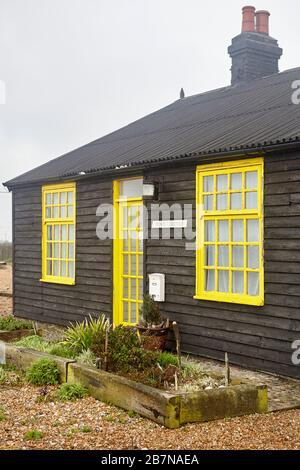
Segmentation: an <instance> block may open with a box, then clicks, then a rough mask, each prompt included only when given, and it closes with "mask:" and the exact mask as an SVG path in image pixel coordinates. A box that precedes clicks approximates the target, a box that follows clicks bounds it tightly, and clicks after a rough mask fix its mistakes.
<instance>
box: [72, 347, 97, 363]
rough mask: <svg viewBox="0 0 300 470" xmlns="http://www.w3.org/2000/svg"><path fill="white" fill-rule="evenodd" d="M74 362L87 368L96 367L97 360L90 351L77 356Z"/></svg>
mask: <svg viewBox="0 0 300 470" xmlns="http://www.w3.org/2000/svg"><path fill="white" fill-rule="evenodd" d="M76 360H77V362H78V363H79V364H83V365H85V366H89V367H96V361H97V358H96V356H95V354H94V353H93V352H92V351H91V350H90V349H88V350H87V351H83V352H82V353H81V354H79V356H77V357H76Z"/></svg>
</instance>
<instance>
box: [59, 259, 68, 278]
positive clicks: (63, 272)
mask: <svg viewBox="0 0 300 470" xmlns="http://www.w3.org/2000/svg"><path fill="white" fill-rule="evenodd" d="M60 266H61V276H62V277H67V262H66V261H62V262H61V265H60Z"/></svg>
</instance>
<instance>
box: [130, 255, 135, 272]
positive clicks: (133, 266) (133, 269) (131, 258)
mask: <svg viewBox="0 0 300 470" xmlns="http://www.w3.org/2000/svg"><path fill="white" fill-rule="evenodd" d="M130 261H131V266H130V274H131V275H133V276H135V275H136V255H131V257H130Z"/></svg>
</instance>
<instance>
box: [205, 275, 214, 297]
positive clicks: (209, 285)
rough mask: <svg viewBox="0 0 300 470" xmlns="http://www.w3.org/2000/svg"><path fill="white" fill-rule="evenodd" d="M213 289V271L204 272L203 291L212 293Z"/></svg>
mask: <svg viewBox="0 0 300 470" xmlns="http://www.w3.org/2000/svg"><path fill="white" fill-rule="evenodd" d="M215 289H216V288H215V271H211V270H209V271H205V291H206V292H214V291H215Z"/></svg>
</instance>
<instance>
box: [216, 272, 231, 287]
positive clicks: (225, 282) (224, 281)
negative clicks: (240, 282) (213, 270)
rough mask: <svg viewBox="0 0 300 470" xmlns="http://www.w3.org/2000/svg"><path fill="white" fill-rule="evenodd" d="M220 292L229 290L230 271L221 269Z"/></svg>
mask: <svg viewBox="0 0 300 470" xmlns="http://www.w3.org/2000/svg"><path fill="white" fill-rule="evenodd" d="M218 290H219V292H229V271H219V289H218Z"/></svg>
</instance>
